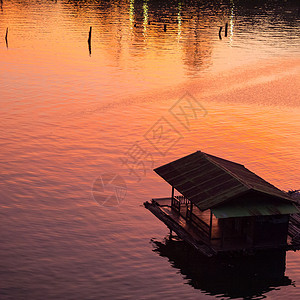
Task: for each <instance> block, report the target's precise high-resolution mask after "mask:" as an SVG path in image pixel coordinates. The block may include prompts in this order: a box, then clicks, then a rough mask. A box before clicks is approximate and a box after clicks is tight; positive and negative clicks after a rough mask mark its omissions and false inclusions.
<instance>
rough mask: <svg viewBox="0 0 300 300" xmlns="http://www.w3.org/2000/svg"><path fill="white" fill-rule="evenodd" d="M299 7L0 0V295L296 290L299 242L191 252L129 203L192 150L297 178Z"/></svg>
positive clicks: (289, 183) (158, 191)
mask: <svg viewBox="0 0 300 300" xmlns="http://www.w3.org/2000/svg"><path fill="white" fill-rule="evenodd" d="M207 2H208V3H207ZM251 3H252V4H251ZM253 3H254V4H253ZM272 3H273V4H272ZM297 5H298V4H297V3H296V1H295V2H293V1H285V2H281V1H277V2H276V4H274V1H269V2H268V1H267V2H264V1H259V3H256V4H255V1H248V2H241V1H240V2H237V1H234V0H231V1H227V2H226V1H224V2H222V1H211V2H210V1H158V0H156V1H154V0H148V1H146V0H145V1H142V0H140V1H134V0H131V1H129V0H127V1H125V0H124V1H67V0H61V1H60V0H58V1H43V0H39V1H35V0H32V1H29V0H28V1H21V0H15V1H8V0H3V1H1V0H0V37H1V38H0V103H1V109H0V124H1V125H0V131H1V133H0V143H1V148H0V149H1V151H0V164H1V168H0V178H1V180H0V195H1V197H0V205H1V210H0V213H1V222H0V226H1V231H0V257H1V260H0V276H1V277H0V298H1V299H160V298H162V297H165V299H179V298H184V299H213V298H215V297H219V298H222V299H228V298H245V297H248V298H254V299H260V298H264V297H268V298H270V299H283V298H284V297H289V299H299V298H300V289H299V288H298V286H299V284H300V272H299V263H300V252H296V253H295V252H288V253H287V256H286V257H285V256H284V255H282V254H278V253H275V254H270V253H268V254H267V256H266V257H261V256H257V257H252V258H249V259H248V260H247V261H238V260H230V261H229V260H215V259H213V260H208V259H204V258H203V257H199V256H197V255H196V256H195V255H194V253H193V251H192V250H191V249H188V248H187V247H186V246H185V245H184V244H182V243H181V242H180V241H171V242H170V241H168V240H164V238H165V237H166V236H167V235H168V230H167V228H166V227H165V226H164V225H163V224H161V223H160V222H159V221H158V220H157V219H156V218H155V217H154V216H152V215H151V214H150V213H149V212H148V211H147V210H146V209H145V208H144V207H143V206H142V203H143V202H144V201H146V200H149V199H151V198H152V197H160V196H168V195H169V194H170V188H169V187H168V186H167V185H166V184H165V183H164V182H163V181H162V180H161V179H160V178H159V177H158V176H157V175H155V174H154V172H153V171H152V169H153V168H154V167H156V166H159V165H161V164H164V163H167V162H170V161H172V160H173V159H176V158H179V157H181V156H183V155H187V154H189V153H192V152H194V151H196V150H202V151H205V152H208V153H211V154H214V155H217V156H221V157H224V158H227V159H229V160H233V161H236V162H240V163H243V164H244V165H245V166H246V167H248V168H249V169H250V170H252V171H254V172H256V173H257V174H258V175H260V176H262V177H263V178H265V179H266V180H268V181H270V182H271V183H273V184H274V185H276V186H278V187H279V188H281V189H284V190H288V189H299V186H300V177H299V169H300V166H299V161H300V151H299V145H300V138H299V132H300V122H299V115H300V108H299V82H300V81H299V79H300V76H299V69H300V55H299V54H300V51H299V8H298V6H297ZM226 22H227V23H228V35H227V37H225V36H224V27H225V23H226ZM164 25H166V31H164ZM90 26H92V28H93V29H92V43H91V49H90V50H91V53H89V47H88V43H87V38H88V32H89V28H90ZM220 26H223V30H222V33H221V37H222V39H220V38H219V35H218V32H219V27H220ZM7 27H8V28H9V30H8V40H7V44H6V42H5V39H4V36H5V32H6V28H7ZM191 103H193V105H194V106H193V107H194V108H195V107H196V108H198V110H197V111H196V112H197V113H196V114H194V112H195V111H193V110H192V109H191V108H190V107H189V105H187V104H191ZM183 106H188V107H185V114H181V115H179V114H178V112H180V108H182V107H183ZM113 178H115V183H116V184H117V185H118V186H120V188H119V189H118V190H117V191H116V193H117V195H118V198H116V197H111V196H113V195H115V192H114V190H113V189H112V187H111V186H105V188H106V189H105V191H104V190H103V185H102V183H103V182H104V183H106V180H108V181H110V180H111V179H113ZM101 180H103V181H101ZM112 183H114V182H112Z"/></svg>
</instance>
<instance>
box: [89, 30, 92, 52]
mask: <svg viewBox="0 0 300 300" xmlns="http://www.w3.org/2000/svg"><path fill="white" fill-rule="evenodd" d="M88 45H89V53H90V55H91V54H92V26H91V27H90V32H89V38H88Z"/></svg>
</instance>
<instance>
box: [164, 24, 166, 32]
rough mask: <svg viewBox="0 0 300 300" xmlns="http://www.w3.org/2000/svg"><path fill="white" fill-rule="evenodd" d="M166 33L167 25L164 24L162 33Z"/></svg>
mask: <svg viewBox="0 0 300 300" xmlns="http://www.w3.org/2000/svg"><path fill="white" fill-rule="evenodd" d="M166 31H167V24H164V32H166Z"/></svg>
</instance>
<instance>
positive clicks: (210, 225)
mask: <svg viewBox="0 0 300 300" xmlns="http://www.w3.org/2000/svg"><path fill="white" fill-rule="evenodd" d="M211 233H212V210H210V222H209V241H211Z"/></svg>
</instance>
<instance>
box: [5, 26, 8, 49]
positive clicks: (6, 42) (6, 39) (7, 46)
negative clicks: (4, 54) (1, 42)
mask: <svg viewBox="0 0 300 300" xmlns="http://www.w3.org/2000/svg"><path fill="white" fill-rule="evenodd" d="M7 36H8V27H7V28H6V34H5V42H6V47H8V41H7Z"/></svg>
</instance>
